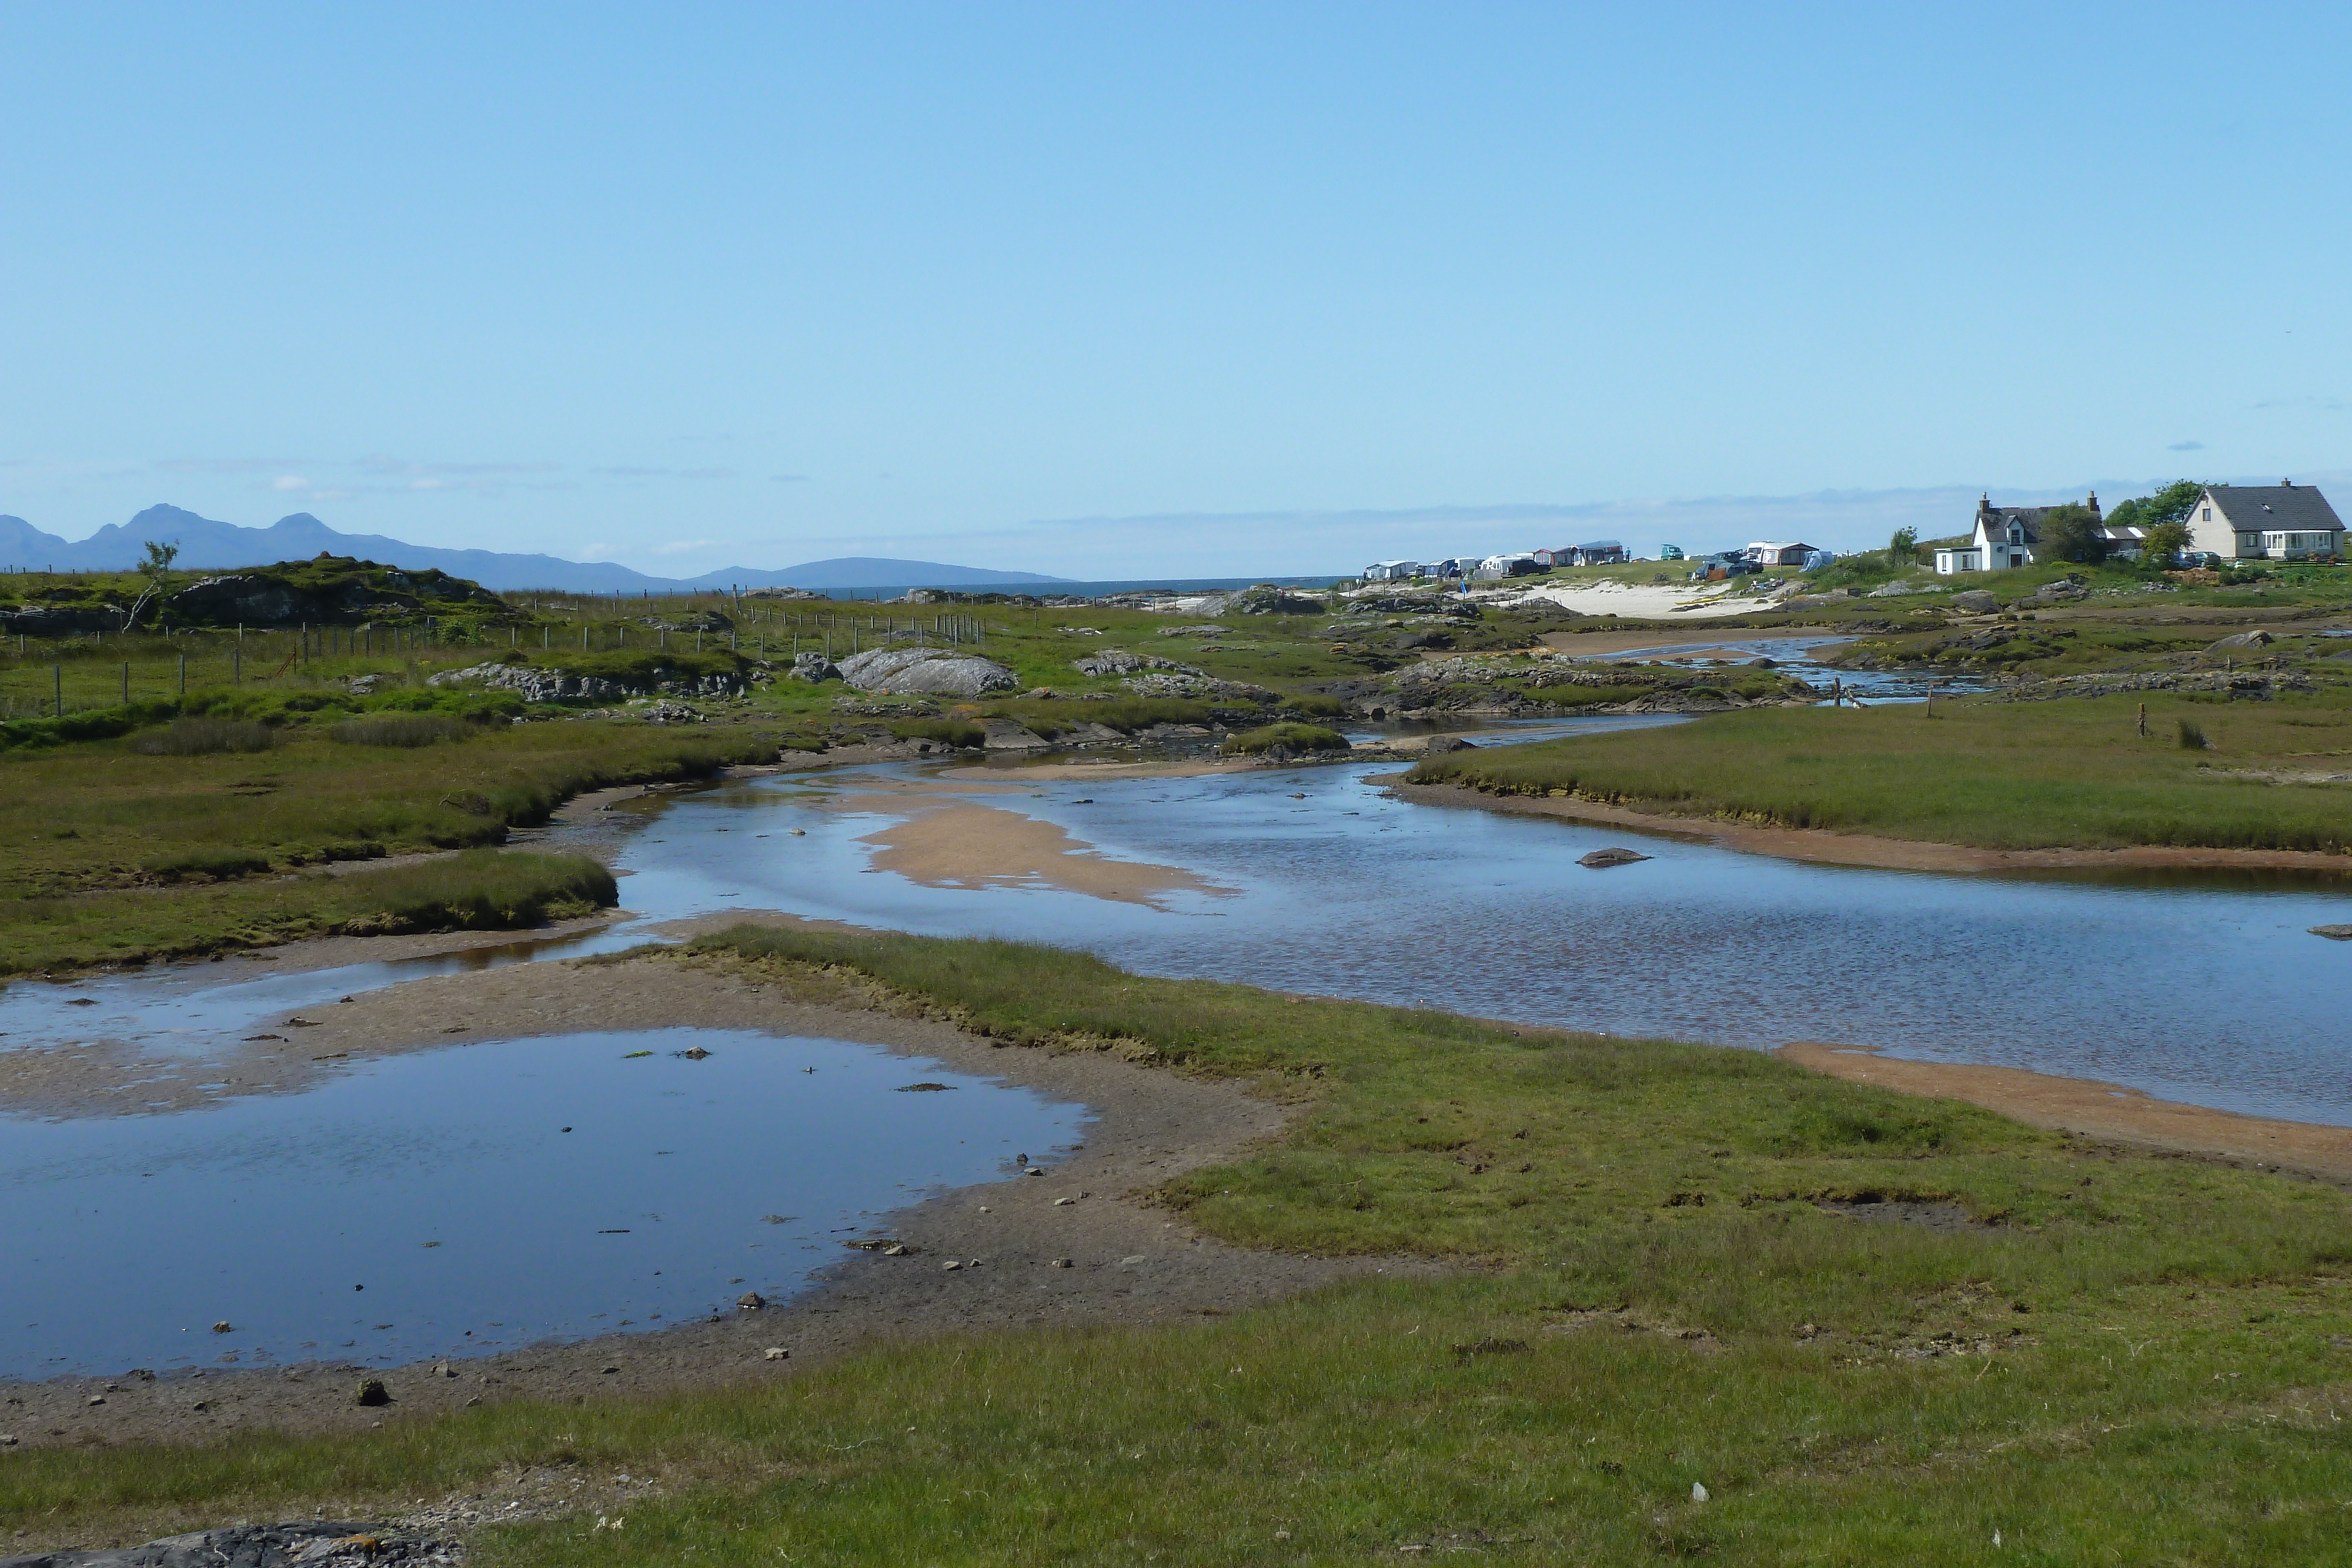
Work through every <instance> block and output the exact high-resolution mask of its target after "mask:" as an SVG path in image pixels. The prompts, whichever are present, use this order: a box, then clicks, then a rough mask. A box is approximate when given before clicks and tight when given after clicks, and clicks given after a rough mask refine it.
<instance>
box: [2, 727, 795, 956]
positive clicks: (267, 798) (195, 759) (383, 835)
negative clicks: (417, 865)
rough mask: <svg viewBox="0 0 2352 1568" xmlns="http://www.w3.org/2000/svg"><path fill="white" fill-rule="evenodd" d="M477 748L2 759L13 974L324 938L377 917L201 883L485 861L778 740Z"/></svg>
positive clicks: (513, 741)
mask: <svg viewBox="0 0 2352 1568" xmlns="http://www.w3.org/2000/svg"><path fill="white" fill-rule="evenodd" d="M426 716H427V717H431V718H436V722H459V721H458V720H457V719H456V718H455V717H453V716H448V715H440V716H437V717H436V716H433V715H430V714H428V715H426ZM467 733H468V734H472V735H474V736H475V737H476V738H472V739H469V740H467V742H466V743H465V744H463V745H434V746H425V747H376V746H366V745H357V746H354V745H345V744H339V743H337V742H335V741H332V740H330V739H329V738H328V737H327V736H326V735H325V734H324V733H322V732H321V729H320V727H316V726H310V725H300V724H296V725H290V726H285V727H280V728H279V729H278V734H279V737H280V738H279V744H278V745H277V746H276V747H273V748H272V749H271V750H270V751H268V753H265V754H257V755H245V754H236V753H211V754H204V755H196V756H173V757H165V758H152V757H148V756H144V755H142V754H140V753H138V752H136V751H134V750H132V749H131V745H130V744H129V743H127V742H126V741H123V740H101V741H95V742H83V743H80V744H77V745H71V746H61V747H42V748H19V749H17V750H14V751H9V752H0V973H12V972H23V971H26V970H41V969H50V968H56V967H72V966H74V965H78V964H91V963H107V962H121V961H125V960H137V959H140V958H144V957H153V956H167V955H184V954H191V953H203V952H208V951H213V950H216V949H218V948H221V947H236V946H257V945H259V944H262V943H266V942H268V941H273V940H285V939H287V938H289V937H293V936H308V935H313V934H316V933H317V932H319V931H321V930H324V929H327V928H328V927H330V926H331V925H335V924H336V923H337V922H339V921H341V920H344V919H348V918H352V917H356V916H358V915H363V914H366V913H369V912H368V911H365V910H362V909H357V908H352V907H350V906H348V905H346V904H344V903H342V902H341V894H337V893H336V892H335V891H334V889H333V887H332V886H331V885H329V884H326V883H318V882H314V881H313V880H312V879H309V878H296V879H294V880H291V881H287V880H282V879H280V880H272V881H270V882H268V883H266V884H260V885H246V884H239V883H234V882H229V883H222V882H218V881H216V880H215V881H211V882H207V881H205V880H201V879H217V878H218V877H219V876H221V875H223V874H225V873H227V872H229V871H231V870H232V869H233V868H240V867H241V868H244V869H243V870H242V871H237V872H236V874H239V875H245V874H251V873H253V872H255V871H257V870H270V871H278V872H284V871H293V870H299V869H300V868H302V867H307V866H316V865H319V864H320V863H322V862H328V861H338V860H362V859H370V858H373V857H375V856H378V855H383V854H386V853H400V852H415V851H429V850H452V849H469V848H487V847H491V846H495V845H497V844H499V843H500V842H502V841H504V840H505V838H506V834H507V831H508V829H509V827H513V826H520V825H525V824H530V823H534V822H539V821H545V820H546V817H547V815H548V813H549V812H551V810H553V809H554V808H555V807H556V805H557V804H559V803H560V802H561V801H562V800H566V799H568V798H569V797H570V796H572V795H573V794H576V793H578V792H579V791H581V790H583V789H599V788H602V787H604V786H605V785H610V784H624V783H641V782H658V781H663V780H674V779H688V778H694V777H699V776H704V775H708V774H709V773H711V772H713V771H715V770H716V769H718V768H721V767H723V766H725V765H726V764H728V763H730V762H748V761H755V760H766V759H768V758H772V757H773V756H774V755H775V750H774V746H775V743H774V740H773V737H771V736H768V735H766V734H763V733H761V732H760V731H758V730H755V729H752V728H751V727H728V728H725V729H720V728H719V727H711V728H710V729H709V730H706V731H704V732H702V733H697V734H686V735H680V734H677V733H675V732H666V731H663V730H659V729H655V728H651V727H644V726H638V725H629V724H607V723H604V722H602V721H596V720H585V721H567V722H562V723H549V724H528V725H506V724H493V725H486V726H481V727H471V726H468V727H467ZM133 738H134V739H135V738H136V737H133ZM485 863H487V862H485ZM158 882H165V883H172V884H173V885H169V886H163V887H158V886H156V885H155V883H158ZM453 918H455V917H454V916H453Z"/></svg>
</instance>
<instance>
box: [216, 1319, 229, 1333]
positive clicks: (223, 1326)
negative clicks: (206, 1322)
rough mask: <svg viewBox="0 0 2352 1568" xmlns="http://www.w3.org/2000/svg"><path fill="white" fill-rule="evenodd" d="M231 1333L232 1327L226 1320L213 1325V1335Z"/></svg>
mask: <svg viewBox="0 0 2352 1568" xmlns="http://www.w3.org/2000/svg"><path fill="white" fill-rule="evenodd" d="M230 1332H232V1329H231V1325H230V1323H229V1321H228V1320H227V1319H226V1318H223V1319H221V1321H220V1322H216V1323H215V1324H214V1325H213V1333H230Z"/></svg>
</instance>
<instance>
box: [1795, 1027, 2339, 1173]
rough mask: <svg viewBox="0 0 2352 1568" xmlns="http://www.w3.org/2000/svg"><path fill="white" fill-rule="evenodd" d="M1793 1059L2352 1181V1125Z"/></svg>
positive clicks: (1821, 1053)
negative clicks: (2272, 1118) (2279, 1119)
mask: <svg viewBox="0 0 2352 1568" xmlns="http://www.w3.org/2000/svg"><path fill="white" fill-rule="evenodd" d="M1776 1054H1778V1055H1780V1056H1783V1057H1786V1058H1787V1059H1788V1060H1790V1061H1794V1062H1797V1063H1799V1064H1800V1065H1801V1066H1805V1067H1810V1068H1811V1069H1812V1070H1813V1071H1816V1072H1825V1073H1827V1074H1829V1075H1830V1076H1831V1077H1832V1078H1844V1079H1848V1080H1851V1081H1852V1082H1856V1083H1875V1084H1879V1085H1881V1086H1882V1087H1885V1088H1888V1089H1899V1090H1901V1091H1902V1092H1904V1093H1906V1094H1925V1095H1930V1096H1933V1097H1935V1098H1937V1099H1943V1100H1965V1101H1967V1102H1968V1103H1969V1104H1971V1105H1981V1106H1983V1107H1984V1108H1985V1109H1987V1110H1989V1111H1998V1112H2000V1113H2001V1114H2002V1115H2004V1116H2013V1117H2015V1118H2016V1119H2017V1120H2019V1121H2021V1122H2023V1123H2026V1124H2029V1125H2031V1126H2035V1127H2050V1128H2055V1129H2058V1130H2060V1131H2063V1132H2069V1133H2080V1134H2084V1135H2086V1136H2089V1137H2094V1138H2104V1139H2112V1140H2115V1141H2117V1142H2121V1143H2129V1144H2137V1145H2145V1146H2147V1147H2148V1148H2154V1149H2164V1150H2168V1151H2170V1152H2173V1153H2177V1154H2194V1155H2208V1156H2212V1155H2218V1156H2220V1157H2221V1158H2223V1159H2226V1160H2229V1161H2231V1162H2232V1163H2236V1164H2245V1165H2262V1166H2275V1167H2279V1168H2283V1169H2286V1170H2295V1171H2303V1172H2306V1173H2308V1174H2309V1175H2312V1176H2321V1177H2324V1178H2326V1180H2328V1181H2332V1182H2340V1183H2346V1184H2352V1127H2328V1126H2322V1125H2319V1124H2315V1123H2311V1122H2273V1121H2269V1120H2265V1119H2264V1118H2263V1117H2260V1116H2241V1115H2239V1114H2237V1113H2234V1112H2230V1111H2215V1110H2210V1109H2209V1108H2207V1107H2205V1106H2202V1105H2183V1104H2179V1103H2175V1102H2173V1101H2169V1100H2158V1099H2154V1098H2152V1097H2150V1096H2148V1095H2147V1094H2143V1093H2141V1092H2139V1091H2138V1090H2137V1089H2125V1088H2121V1087H2119V1086H2117V1085H2116V1084H2113V1083H2101V1082H2096V1081H2095V1080H2093V1079H2086V1078H2053V1077H2052V1076H2051V1075H2050V1074H2048V1073H2044V1072H2029V1071H2025V1070H2024V1069H2023V1068H2018V1067H1969V1066H1964V1065H1960V1064H1958V1063H1954V1062H1944V1061H1911V1060H1909V1059H1907V1058H1905V1057H1896V1056H1883V1055H1881V1054H1879V1053H1878V1051H1875V1050H1874V1049H1872V1048H1870V1047H1867V1046H1853V1045H1821V1044H1815V1043H1811V1042H1801V1043H1799V1044H1795V1045H1784V1046H1782V1047H1781V1048H1780V1051H1778V1052H1777V1053H1776Z"/></svg>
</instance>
